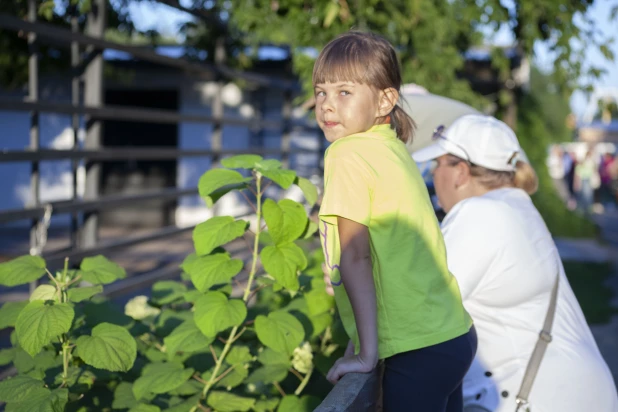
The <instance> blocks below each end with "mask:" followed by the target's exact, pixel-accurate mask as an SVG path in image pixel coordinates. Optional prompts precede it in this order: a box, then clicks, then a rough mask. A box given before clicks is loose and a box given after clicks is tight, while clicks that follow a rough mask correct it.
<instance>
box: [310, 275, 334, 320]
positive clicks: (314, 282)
mask: <svg viewBox="0 0 618 412" xmlns="http://www.w3.org/2000/svg"><path fill="white" fill-rule="evenodd" d="M304 297H305V300H306V301H307V309H308V311H309V314H310V315H319V314H321V313H324V312H327V311H329V310H331V309H332V308H333V307H334V306H335V298H334V297H333V296H330V295H329V294H328V293H326V283H325V282H324V279H323V278H318V277H316V278H313V279H311V290H310V291H308V292H305V294H304Z"/></svg>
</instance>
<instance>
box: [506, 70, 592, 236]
mask: <svg viewBox="0 0 618 412" xmlns="http://www.w3.org/2000/svg"><path fill="white" fill-rule="evenodd" d="M531 86H532V87H531V89H530V93H529V94H525V95H524V96H523V98H522V99H521V100H520V102H519V107H518V110H519V116H518V123H517V136H518V138H519V142H520V144H521V146H522V148H523V149H524V151H525V152H526V155H527V156H528V158H529V160H530V162H531V164H532V166H533V167H534V169H535V171H536V172H537V175H538V178H539V189H538V191H537V192H536V193H535V194H534V195H533V196H532V200H533V201H534V204H535V206H536V207H537V209H538V210H539V212H540V213H541V215H542V216H543V219H544V220H545V223H546V224H547V227H548V228H549V230H550V232H551V233H552V235H554V236H562V237H591V236H594V235H595V234H596V228H595V226H594V224H593V223H592V222H590V221H589V220H588V219H586V218H584V217H583V216H580V215H578V214H576V213H574V212H572V211H570V210H568V209H567V207H566V205H565V204H564V202H563V201H562V199H560V197H559V196H558V193H557V192H556V189H555V187H554V185H553V182H552V179H551V177H550V176H549V172H548V170H547V166H546V159H547V148H548V147H549V145H550V144H552V143H555V142H560V141H565V140H568V139H569V135H570V131H569V130H568V129H567V127H566V117H567V115H568V114H569V109H568V103H567V102H565V100H564V99H563V98H562V97H561V96H560V95H559V93H558V92H557V91H555V90H552V89H553V87H552V86H553V84H552V82H551V80H550V78H549V77H548V76H546V75H543V74H542V73H540V72H539V71H537V70H535V71H533V76H532V84H531Z"/></svg>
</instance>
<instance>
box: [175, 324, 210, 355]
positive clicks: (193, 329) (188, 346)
mask: <svg viewBox="0 0 618 412" xmlns="http://www.w3.org/2000/svg"><path fill="white" fill-rule="evenodd" d="M213 340H214V337H206V336H204V334H203V333H202V332H201V331H200V330H199V329H198V327H197V325H196V324H195V321H194V320H193V319H190V320H187V321H185V322H184V323H182V324H181V325H180V326H178V327H177V328H176V329H174V331H173V332H172V333H171V334H170V335H169V336H167V337H165V338H164V339H163V343H164V344H165V348H166V350H167V353H168V355H169V357H170V359H171V358H173V357H174V355H175V354H176V352H179V351H180V352H185V353H187V352H197V351H199V350H202V349H205V348H207V347H208V345H210V344H211V343H212V341H213Z"/></svg>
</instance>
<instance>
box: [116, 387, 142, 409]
mask: <svg viewBox="0 0 618 412" xmlns="http://www.w3.org/2000/svg"><path fill="white" fill-rule="evenodd" d="M138 403H139V402H138V400H137V399H135V395H133V384H132V383H129V382H120V383H119V384H118V386H116V389H115V390H114V402H113V403H112V408H113V409H129V408H132V407H134V406H135V405H137V404H138Z"/></svg>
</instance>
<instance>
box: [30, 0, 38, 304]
mask: <svg viewBox="0 0 618 412" xmlns="http://www.w3.org/2000/svg"><path fill="white" fill-rule="evenodd" d="M36 16H37V2H36V0H28V21H29V22H31V23H35V22H36V19H37V18H36ZM28 53H29V56H28V99H29V100H30V101H31V102H34V103H36V102H37V101H38V100H39V50H38V47H37V43H36V34H35V33H28ZM39 146H40V129H39V112H38V111H36V110H33V111H32V112H30V150H32V151H37V150H39ZM40 183H41V182H40V173H39V162H38V161H33V162H32V163H30V205H29V206H30V207H36V206H38V205H39V204H40ZM38 225H39V219H33V220H32V222H31V225H30V253H31V254H40V253H41V251H40V250H38V249H39V240H38V234H37V228H38ZM36 286H37V282H36V281H34V282H31V283H30V292H31V293H32V291H33V290H34V289H35V288H36Z"/></svg>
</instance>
